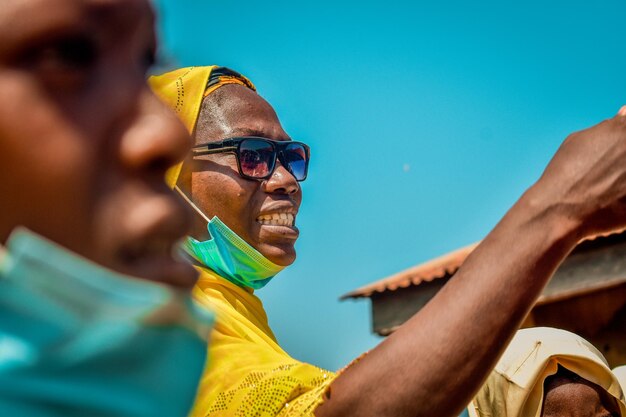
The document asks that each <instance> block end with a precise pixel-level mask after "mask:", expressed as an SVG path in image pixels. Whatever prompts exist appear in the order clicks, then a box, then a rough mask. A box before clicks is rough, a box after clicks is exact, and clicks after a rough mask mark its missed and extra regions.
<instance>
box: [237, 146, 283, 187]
mask: <svg viewBox="0 0 626 417" xmlns="http://www.w3.org/2000/svg"><path fill="white" fill-rule="evenodd" d="M275 155H276V154H275V151H274V147H273V146H272V144H271V143H269V142H266V141H263V140H254V139H250V140H245V141H243V142H241V145H240V146H239V164H240V165H241V172H243V173H244V174H245V175H247V176H249V177H251V178H264V177H267V176H268V175H269V174H270V173H271V172H272V171H273V170H274V164H275V163H276V157H275Z"/></svg>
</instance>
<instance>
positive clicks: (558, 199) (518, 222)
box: [180, 86, 626, 417]
mask: <svg viewBox="0 0 626 417" xmlns="http://www.w3.org/2000/svg"><path fill="white" fill-rule="evenodd" d="M270 109H271V106H269V104H268V103H267V102H266V101H265V100H263V99H262V98H261V97H259V96H258V95H257V94H255V93H253V92H252V91H250V90H248V89H246V88H245V87H242V86H226V87H223V88H221V89H219V90H218V91H217V92H216V93H214V94H212V95H211V96H209V97H208V98H206V99H205V103H204V105H203V110H202V112H201V114H200V121H199V125H198V128H197V131H196V135H195V136H196V143H198V144H201V143H206V142H210V141H216V140H221V139H224V138H226V137H229V136H235V135H238V134H244V133H246V132H251V131H254V132H255V134H258V135H260V136H265V137H268V138H271V139H276V140H288V139H289V137H288V136H287V135H286V133H284V130H283V129H282V127H281V126H280V123H279V122H278V119H277V118H276V117H275V113H274V112H273V110H272V111H270ZM625 116H626V108H624V109H622V110H620V114H619V115H618V116H616V117H614V118H612V119H609V120H606V121H604V122H602V123H600V124H599V125H597V126H594V127H592V128H590V129H587V130H584V131H581V132H578V133H575V134H572V135H571V136H570V137H568V138H567V140H566V141H565V142H564V143H563V145H562V146H561V148H560V149H559V151H558V152H557V154H556V155H555V156H554V158H553V159H552V161H551V162H550V164H549V165H548V167H547V168H546V170H545V172H544V174H543V175H542V177H541V178H540V179H539V181H537V182H536V183H535V184H534V185H533V186H532V187H530V188H529V189H528V191H526V192H525V193H524V195H522V197H521V198H520V199H519V200H518V201H517V203H515V205H514V206H513V207H512V208H511V209H510V210H509V212H508V213H507V214H506V215H505V216H504V218H503V219H502V220H501V221H500V222H499V223H498V225H497V226H496V227H495V228H494V229H493V230H492V231H491V233H490V234H489V235H488V236H487V237H486V238H485V239H484V241H483V242H482V243H481V244H480V246H479V247H478V248H477V249H476V250H475V251H474V252H473V253H472V255H471V256H470V257H469V258H468V259H467V260H466V261H465V264H464V265H463V267H462V268H461V269H460V270H459V272H457V274H456V275H455V277H454V278H453V279H452V280H451V281H450V282H449V283H448V284H447V285H446V286H445V287H444V288H443V289H442V290H441V291H440V292H439V293H438V294H437V296H436V297H435V298H434V299H433V300H432V301H431V302H430V303H429V304H428V305H427V306H426V307H425V308H423V309H422V310H421V311H420V312H419V313H417V314H416V315H415V316H414V317H412V318H411V319H410V320H409V321H407V322H406V323H405V324H404V325H403V326H402V327H401V328H399V329H398V330H397V331H396V332H395V333H394V334H392V335H391V336H390V337H388V338H387V339H385V341H384V342H382V343H381V344H380V345H379V346H377V347H376V348H374V349H373V350H372V351H370V352H369V353H368V355H366V356H365V357H364V358H362V359H361V360H360V361H358V362H357V363H355V364H354V365H352V366H351V367H349V368H348V369H347V370H345V371H344V372H343V373H342V374H341V375H339V376H338V377H337V378H336V379H335V381H334V382H333V383H332V385H331V389H330V394H329V398H328V399H327V400H326V401H325V402H324V403H323V404H322V405H321V406H320V407H318V409H317V410H316V411H315V414H316V416H318V417H338V416H359V417H370V416H371V417H386V416H388V417H416V416H457V415H458V414H459V413H460V412H461V410H462V409H463V407H464V406H465V405H466V404H467V403H468V402H469V401H470V400H471V398H472V397H473V395H474V393H475V392H476V391H477V390H478V389H479V388H480V386H481V385H482V383H483V381H484V380H485V378H486V377H487V375H488V373H489V372H490V370H491V369H492V368H493V366H494V365H495V363H496V361H497V359H498V358H499V356H500V355H501V353H502V351H503V350H504V348H505V347H506V345H507V344H508V342H509V341H510V339H511V337H512V336H513V334H514V332H515V331H516V330H517V328H518V327H519V325H520V324H521V321H522V320H523V318H524V317H525V316H526V314H527V313H528V311H529V309H530V308H531V306H532V305H533V303H534V301H535V300H536V299H537V297H538V296H539V294H540V292H541V290H542V288H543V287H544V285H545V284H546V283H547V281H548V280H549V278H550V277H551V276H552V274H553V273H554V271H555V270H556V268H557V267H558V266H559V264H560V263H561V262H562V261H563V259H564V258H565V257H566V256H567V254H568V253H569V252H570V251H571V250H572V249H573V247H574V246H575V245H576V244H577V242H579V240H580V239H582V238H583V237H585V236H589V235H592V234H596V233H601V232H607V231H610V230H613V229H617V228H622V227H624V226H626V204H625V202H626V164H625V163H624V161H626V117H625ZM248 134H249V133H248ZM193 164H194V165H190V167H189V171H187V173H186V174H185V175H184V176H183V177H182V178H181V183H180V184H181V186H182V187H183V188H185V189H186V190H187V191H188V192H190V193H191V196H192V198H193V199H194V201H195V202H196V203H197V204H198V205H199V206H200V208H201V209H202V210H203V211H204V212H205V213H206V214H208V215H209V216H213V215H218V216H219V217H220V218H222V220H224V219H225V218H228V219H229V221H228V222H226V223H227V224H228V225H229V226H230V227H231V228H232V229H233V230H235V231H236V232H237V233H238V234H240V236H242V237H243V238H244V239H246V240H247V241H248V243H250V244H251V245H253V246H254V247H255V248H256V249H257V250H259V251H260V252H261V253H263V254H264V255H265V256H266V257H268V258H270V259H271V260H273V261H274V262H276V263H282V264H283V265H287V264H289V263H291V262H293V259H294V257H295V251H294V250H293V243H294V242H295V240H294V242H291V244H289V242H288V241H287V240H283V241H279V242H278V243H275V241H273V240H272V239H270V238H277V235H273V234H271V233H267V234H265V235H264V234H262V233H260V231H261V230H262V229H261V228H260V227H259V226H258V225H255V224H254V223H255V221H256V219H257V217H258V215H259V213H261V212H262V207H263V205H264V204H269V202H274V201H281V202H284V201H287V202H288V204H291V205H292V206H293V207H296V206H297V205H299V201H300V190H299V187H298V186H297V183H296V182H294V181H295V180H294V179H293V177H292V178H291V179H289V178H288V177H287V175H289V173H288V172H286V170H284V168H283V167H281V166H279V167H278V168H277V171H276V172H275V174H274V176H272V177H271V178H270V179H269V180H266V181H250V180H245V179H242V178H241V177H239V175H238V173H237V168H236V161H235V157H234V155H231V154H221V155H209V156H206V157H203V158H202V160H195V161H194V163H193ZM203 196H206V198H203ZM290 200H293V201H290ZM229 216H230V217H229ZM205 230H206V224H205V223H204V222H202V221H200V220H198V223H197V224H196V227H195V228H194V233H196V234H198V235H200V234H202V233H204V234H206V232H205ZM276 231H277V232H278V231H279V230H276ZM278 236H280V234H278Z"/></svg>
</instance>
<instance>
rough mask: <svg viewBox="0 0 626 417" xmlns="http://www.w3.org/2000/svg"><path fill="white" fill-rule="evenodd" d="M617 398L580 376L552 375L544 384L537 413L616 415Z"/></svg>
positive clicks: (566, 416) (554, 415)
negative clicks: (543, 391) (541, 403)
mask: <svg viewBox="0 0 626 417" xmlns="http://www.w3.org/2000/svg"><path fill="white" fill-rule="evenodd" d="M619 416H621V413H620V410H619V406H618V405H617V400H616V399H615V398H613V397H612V396H611V395H610V394H609V393H608V392H606V391H605V390H604V389H602V388H601V387H599V386H597V385H596V384H593V383H591V382H589V381H587V380H585V379H583V378H576V379H572V378H567V377H559V376H555V377H553V378H551V379H550V380H549V381H546V384H545V394H544V399H543V407H542V411H541V417H619Z"/></svg>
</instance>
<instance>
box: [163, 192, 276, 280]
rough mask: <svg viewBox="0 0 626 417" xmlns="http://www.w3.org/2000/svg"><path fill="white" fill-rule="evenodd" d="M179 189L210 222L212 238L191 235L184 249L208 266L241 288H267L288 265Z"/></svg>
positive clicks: (208, 225)
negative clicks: (276, 260)
mask: <svg viewBox="0 0 626 417" xmlns="http://www.w3.org/2000/svg"><path fill="white" fill-rule="evenodd" d="M175 189H176V190H177V191H178V192H179V193H180V194H181V196H182V197H183V198H184V199H185V200H186V201H187V203H189V205H191V207H192V208H193V209H194V210H195V211H196V212H197V213H198V214H199V215H200V216H202V218H204V219H205V220H206V221H207V230H208V231H209V235H210V236H211V238H210V239H209V240H205V241H199V240H196V239H194V238H192V237H188V238H187V239H186V240H185V243H184V245H183V248H184V250H185V251H186V252H187V253H188V254H189V255H191V256H192V257H193V258H194V259H196V260H197V261H198V262H200V263H201V264H202V265H204V266H206V267H207V268H210V269H212V270H213V271H215V272H217V273H218V274H219V275H220V276H222V277H224V278H226V279H227V280H229V281H231V282H232V283H234V284H236V285H239V286H240V287H247V288H252V289H255V290H258V289H260V288H263V287H264V286H265V285H266V284H267V283H268V282H269V281H270V280H271V279H272V278H273V277H274V276H275V275H276V274H278V273H279V272H280V271H282V270H283V269H285V267H284V266H280V265H276V264H275V263H273V262H271V261H270V260H269V259H267V258H266V257H265V256H263V255H262V254H261V253H260V252H259V251H257V250H256V249H254V248H253V247H252V246H250V244H248V243H247V242H246V241H245V240H243V239H242V238H241V237H239V235H237V234H236V233H235V232H233V231H232V230H231V229H230V228H229V227H228V226H226V225H225V224H224V223H223V222H222V221H221V220H220V219H219V218H217V216H216V217H213V218H212V219H209V218H208V217H207V216H206V215H205V214H204V213H203V212H202V210H200V209H199V208H198V207H197V206H196V205H195V204H194V203H193V202H192V201H191V200H190V199H189V198H188V197H187V196H186V195H185V194H184V193H183V192H182V191H181V190H180V189H179V188H178V187H175Z"/></svg>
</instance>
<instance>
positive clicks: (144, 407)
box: [0, 229, 213, 417]
mask: <svg viewBox="0 0 626 417" xmlns="http://www.w3.org/2000/svg"><path fill="white" fill-rule="evenodd" d="M0 258H1V259H0V415H13V416H25V417H40V416H41V417H44V416H45V417H50V416H59V417H60V416H63V417H84V416H90V417H104V416H116V417H131V416H132V417H153V416H173V417H174V416H181V417H182V416H186V415H187V413H188V412H189V410H190V408H191V406H192V403H193V400H194V396H195V392H196V387H197V384H198V382H199V379H200V376H201V373H202V370H203V368H204V361H205V355H206V337H207V334H208V332H209V330H210V327H211V324H212V321H213V315H212V314H211V313H209V312H207V311H206V310H204V309H202V308H201V307H199V306H196V305H195V304H194V303H193V302H192V300H191V298H190V295H189V294H188V293H187V292H184V293H183V292H180V291H177V290H174V289H172V288H170V287H168V286H165V285H160V284H157V283H154V282H150V281H146V280H141V279H133V278H128V277H125V276H122V275H119V274H117V273H114V272H112V271H110V270H108V269H105V268H103V267H101V266H99V265H96V264H94V263H92V262H90V261H88V260H86V259H83V258H81V257H79V256H77V255H75V254H73V253H71V252H69V251H68V250H66V249H64V248H61V247H59V246H57V245H56V244H54V243H52V242H50V241H48V240H46V239H44V238H42V237H40V236H38V235H36V234H34V233H32V232H29V231H27V230H25V229H18V230H16V231H14V233H13V234H12V235H11V237H10V239H9V241H8V242H7V248H6V250H5V249H2V248H1V247H0Z"/></svg>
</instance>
